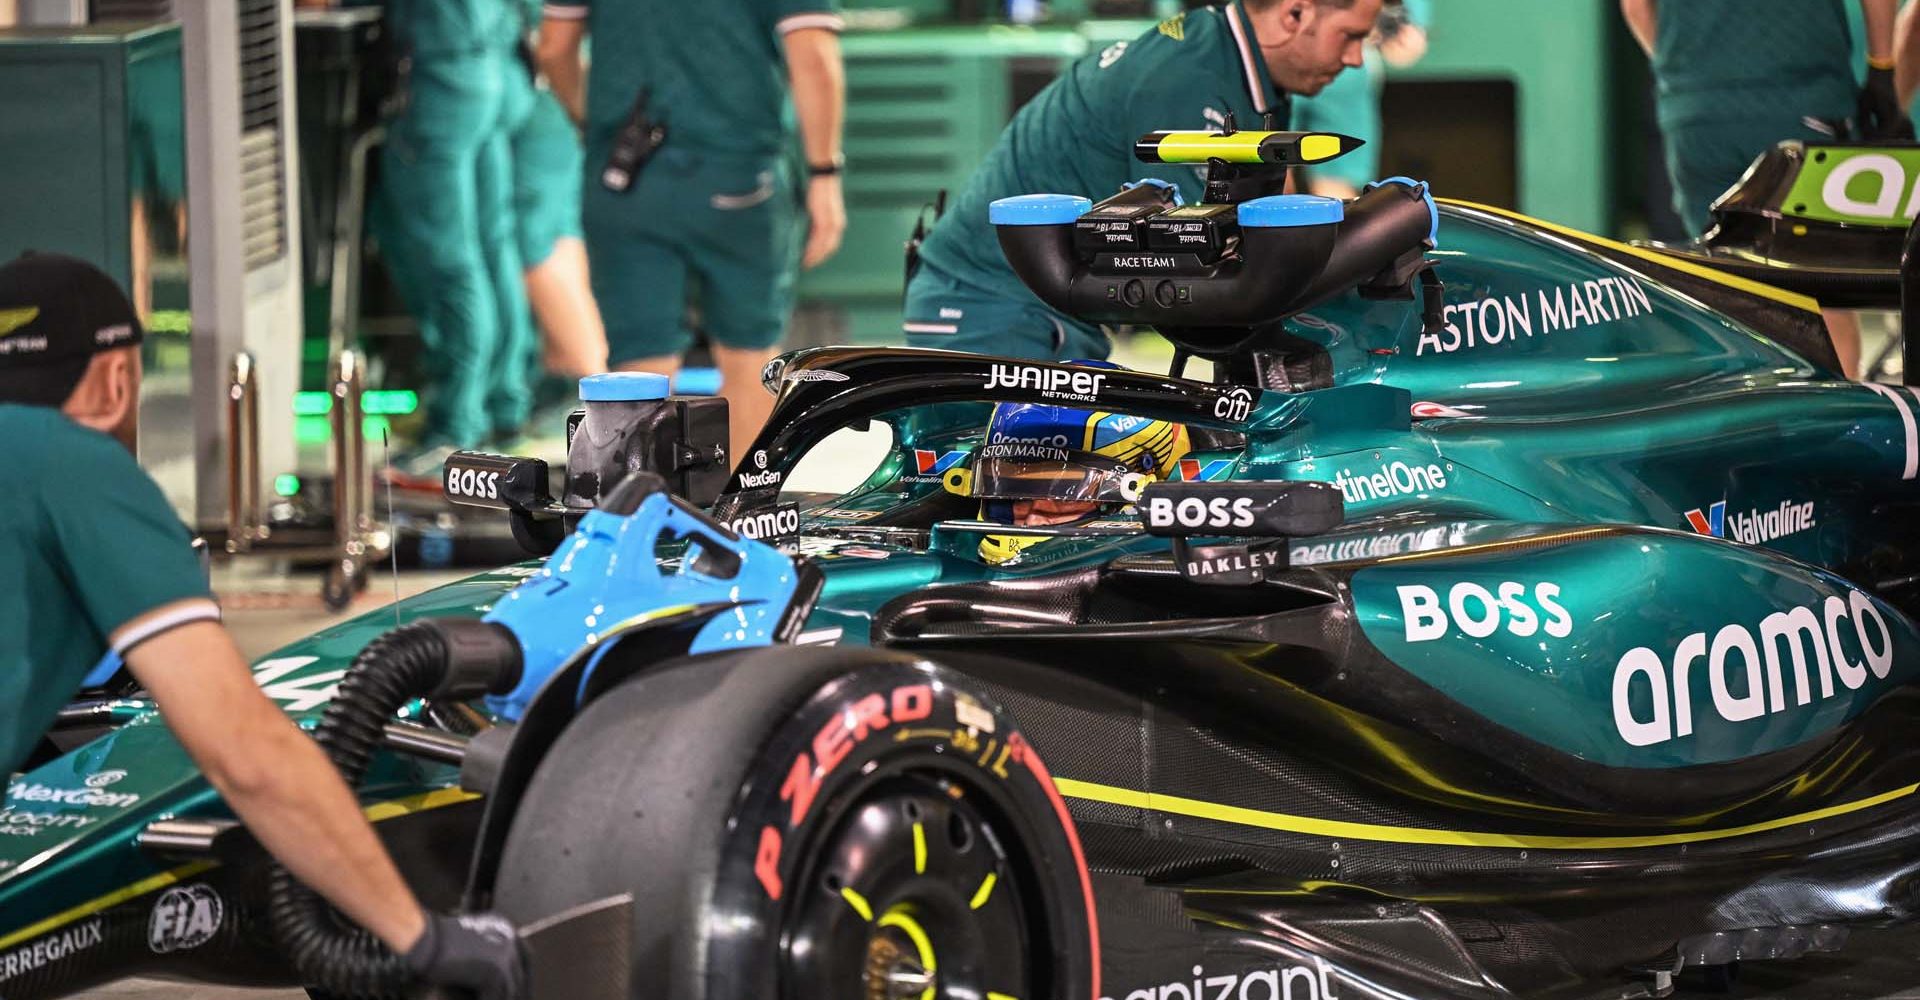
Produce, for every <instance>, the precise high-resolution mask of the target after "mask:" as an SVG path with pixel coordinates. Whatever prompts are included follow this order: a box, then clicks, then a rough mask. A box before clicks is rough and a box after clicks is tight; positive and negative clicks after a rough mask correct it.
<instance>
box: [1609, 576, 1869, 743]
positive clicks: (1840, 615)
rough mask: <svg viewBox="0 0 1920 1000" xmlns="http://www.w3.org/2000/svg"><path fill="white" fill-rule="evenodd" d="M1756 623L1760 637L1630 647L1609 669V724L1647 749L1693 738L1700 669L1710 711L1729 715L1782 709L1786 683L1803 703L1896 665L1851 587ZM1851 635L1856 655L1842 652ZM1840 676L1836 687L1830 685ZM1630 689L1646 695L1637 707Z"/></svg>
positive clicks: (1730, 635) (1696, 636) (1699, 636)
mask: <svg viewBox="0 0 1920 1000" xmlns="http://www.w3.org/2000/svg"><path fill="white" fill-rule="evenodd" d="M1758 628H1759V632H1758V635H1756V634H1755V632H1754V630H1753V629H1751V628H1748V627H1747V626H1745V625H1738V624H1735V625H1727V626H1724V627H1722V628H1721V629H1720V630H1719V631H1717V632H1715V633H1714V634H1713V636H1712V637H1711V639H1709V637H1708V635H1707V633H1705V632H1695V633H1693V634H1692V635H1689V636H1687V637H1686V638H1684V639H1682V640H1680V644H1679V645H1678V646H1677V647H1675V648H1674V650H1673V652H1672V653H1671V654H1670V655H1666V656H1662V655H1661V654H1660V652H1659V651H1658V650H1655V649H1652V648H1650V647H1647V646H1640V647H1637V648H1634V649H1630V650H1628V651H1627V653H1626V655H1625V656H1622V657H1620V662H1619V663H1617V664H1616V665H1615V666H1614V669H1613V725H1614V728H1615V729H1616V730H1617V731H1618V732H1619V733H1620V738H1621V739H1623V740H1626V741H1627V742H1628V743H1629V744H1632V745H1633V746H1637V747H1644V746H1653V745H1654V744H1658V743H1665V742H1667V741H1668V740H1675V739H1680V738H1682V737H1685V736H1690V735H1692V734H1693V704H1694V703H1693V691H1694V686H1695V685H1696V684H1698V683H1700V677H1699V672H1700V671H1699V670H1696V669H1695V668H1696V667H1698V668H1700V670H1704V671H1705V673H1706V684H1707V688H1708V690H1709V691H1710V692H1711V693H1712V695H1713V710H1714V712H1715V714H1717V715H1719V716H1720V717H1721V718H1722V719H1725V720H1727V721H1728V722H1745V721H1747V720H1749V719H1757V718H1760V717H1761V716H1763V715H1772V714H1776V713H1779V712H1784V711H1786V709H1787V693H1788V691H1789V690H1791V691H1792V693H1793V704H1794V705H1806V704H1810V703H1812V701H1813V700H1814V698H1815V697H1818V698H1821V699H1823V700H1824V699H1827V698H1831V697H1833V696H1834V693H1835V692H1836V691H1838V690H1841V689H1844V690H1847V691H1858V690H1859V689H1860V688H1861V687H1862V686H1863V685H1865V684H1866V683H1867V680H1868V678H1869V677H1872V678H1876V679H1879V680H1885V679H1886V678H1887V674H1888V673H1890V672H1891V671H1892V670H1893V632H1892V631H1891V630H1890V629H1889V628H1888V627H1887V620H1886V617H1885V616H1883V615H1881V613H1880V609H1879V608H1877V607H1875V606H1874V603H1873V600H1872V599H1871V598H1869V597H1868V596H1867V595H1865V594H1863V593H1861V592H1860V591H1857V590H1851V589H1850V590H1848V591H1847V596H1846V597H1844V598H1843V597H1839V596H1832V597H1828V598H1827V599H1826V600H1825V601H1824V602H1822V603H1821V605H1820V609H1819V610H1818V611H1816V610H1814V609H1813V608H1811V607H1805V606H1801V607H1794V608H1788V609H1787V610H1785V611H1776V612H1774V613H1773V614H1770V615H1768V616H1767V617H1765V618H1763V619H1761V620H1760V624H1759V627H1758ZM1849 637H1851V638H1852V640H1853V644H1854V645H1855V647H1856V648H1858V649H1859V651H1860V654H1861V662H1858V663H1856V662H1854V661H1853V660H1852V659H1850V658H1849V657H1848V653H1847V646H1846V645H1845V643H1844V640H1846V639H1847V638H1849ZM1789 668H1791V669H1790V670H1789ZM1836 676H1837V677H1838V678H1839V680H1840V685H1841V688H1836V687H1834V683H1833V682H1834V678H1835V677H1836ZM1729 678H1731V681H1730V680H1729ZM1789 681H1790V682H1791V683H1789ZM1636 692H1646V693H1647V694H1650V695H1651V696H1652V697H1651V698H1645V697H1643V698H1642V699H1641V700H1640V702H1639V705H1640V707H1639V708H1638V709H1636V708H1635V697H1634V696H1635V694H1636Z"/></svg>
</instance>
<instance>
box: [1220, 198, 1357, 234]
mask: <svg viewBox="0 0 1920 1000" xmlns="http://www.w3.org/2000/svg"><path fill="white" fill-rule="evenodd" d="M1346 217H1347V206H1346V205H1345V204H1344V203H1342V202H1341V201H1340V199H1338V198H1323V197H1321V196H1320V195H1317V194H1276V195H1269V196H1268V197H1265V198H1255V199H1253V200H1252V201H1243V202H1241V203H1240V226H1241V228H1243V229H1287V228H1292V227H1294V226H1326V225H1332V224H1333V223H1336V222H1339V221H1341V220H1342V219H1345V218H1346Z"/></svg>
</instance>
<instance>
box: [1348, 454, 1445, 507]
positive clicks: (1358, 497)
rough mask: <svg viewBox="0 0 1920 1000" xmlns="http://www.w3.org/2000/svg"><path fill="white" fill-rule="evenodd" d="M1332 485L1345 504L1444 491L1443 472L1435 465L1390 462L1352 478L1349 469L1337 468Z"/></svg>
mask: <svg viewBox="0 0 1920 1000" xmlns="http://www.w3.org/2000/svg"><path fill="white" fill-rule="evenodd" d="M1333 485H1335V486H1338V487H1340V495H1341V496H1344V497H1346V499H1347V502H1348V503H1359V502H1360V501H1362V500H1385V499H1387V498H1389V497H1397V496H1400V495H1402V494H1406V493H1432V492H1434V491H1435V490H1444V489H1446V488H1447V470H1445V469H1443V468H1441V467H1440V466H1438V465H1408V464H1407V463H1405V462H1390V463H1388V464H1386V465H1383V466H1381V467H1380V468H1379V469H1377V470H1375V471H1374V472H1372V473H1367V472H1362V473H1361V474H1360V475H1357V476H1356V475H1354V474H1353V470H1352V469H1341V470H1340V474H1339V475H1338V476H1335V477H1334V479H1333Z"/></svg>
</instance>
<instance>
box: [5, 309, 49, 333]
mask: <svg viewBox="0 0 1920 1000" xmlns="http://www.w3.org/2000/svg"><path fill="white" fill-rule="evenodd" d="M39 315H40V307H39V306H22V307H21V308H18V309H0V337H4V336H6V335H7V334H9V333H12V332H13V331H15V330H18V329H20V328H21V327H23V326H26V325H27V324H28V323H31V322H33V321H34V319H35V318H36V317H38V316H39Z"/></svg>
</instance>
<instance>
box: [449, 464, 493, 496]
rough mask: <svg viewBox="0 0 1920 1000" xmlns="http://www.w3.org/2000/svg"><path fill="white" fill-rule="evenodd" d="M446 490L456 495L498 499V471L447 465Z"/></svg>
mask: <svg viewBox="0 0 1920 1000" xmlns="http://www.w3.org/2000/svg"><path fill="white" fill-rule="evenodd" d="M447 492H448V493H452V494H454V495H456V496H463V497H474V498H476V499H485V500H498V499H499V498H500V473H499V472H497V471H492V470H486V469H470V468H460V467H458V466H448V467H447Z"/></svg>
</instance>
